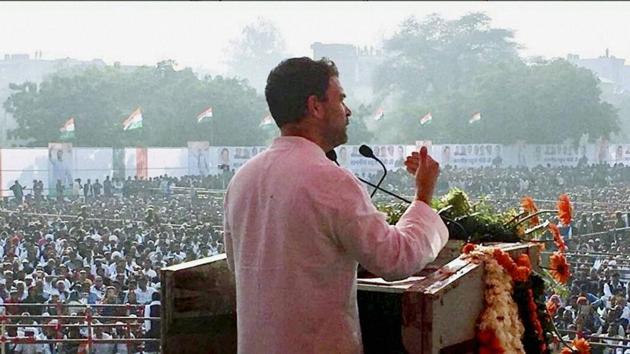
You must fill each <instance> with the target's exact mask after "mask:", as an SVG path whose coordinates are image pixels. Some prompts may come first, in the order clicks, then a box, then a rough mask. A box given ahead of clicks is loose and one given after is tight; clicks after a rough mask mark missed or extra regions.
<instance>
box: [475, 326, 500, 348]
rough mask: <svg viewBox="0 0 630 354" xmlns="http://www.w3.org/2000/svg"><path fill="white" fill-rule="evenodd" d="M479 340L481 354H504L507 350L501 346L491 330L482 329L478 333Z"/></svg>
mask: <svg viewBox="0 0 630 354" xmlns="http://www.w3.org/2000/svg"><path fill="white" fill-rule="evenodd" d="M477 339H478V340H479V354H504V353H505V349H503V347H502V346H501V342H500V341H499V338H497V335H496V334H495V333H494V331H492V330H490V329H482V330H479V332H477Z"/></svg>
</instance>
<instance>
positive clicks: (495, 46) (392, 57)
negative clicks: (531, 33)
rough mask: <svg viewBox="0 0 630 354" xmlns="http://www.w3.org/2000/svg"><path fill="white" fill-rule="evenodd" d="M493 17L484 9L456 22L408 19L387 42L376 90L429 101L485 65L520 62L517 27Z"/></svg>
mask: <svg viewBox="0 0 630 354" xmlns="http://www.w3.org/2000/svg"><path fill="white" fill-rule="evenodd" d="M490 21H491V19H490V17H488V16H487V15H485V14H482V13H472V14H469V15H466V16H463V17H461V18H459V19H456V20H451V21H449V20H445V19H444V18H442V17H440V16H439V15H437V14H433V15H430V16H427V17H426V19H425V20H424V21H422V22H419V21H418V20H417V19H416V18H415V17H410V18H408V19H407V20H405V21H404V22H403V23H402V24H401V26H400V30H399V31H398V32H397V33H396V34H394V35H393V36H392V37H391V38H390V39H387V40H386V41H385V43H384V51H385V53H386V55H387V56H388V59H387V60H385V61H384V62H383V63H382V64H381V65H379V66H378V68H377V70H376V72H375V76H374V86H375V87H376V88H377V90H376V92H377V93H379V94H380V95H381V96H384V95H387V94H389V93H391V92H395V93H397V94H400V95H402V97H403V99H405V100H410V99H427V98H430V97H432V95H433V93H437V94H439V93H443V92H445V91H447V90H456V89H458V88H459V87H460V86H461V85H462V84H465V83H466V82H467V81H468V80H470V78H471V77H472V76H473V75H475V73H476V72H477V71H478V70H480V69H481V68H483V67H484V66H486V65H489V64H497V63H500V62H513V61H518V60H519V58H518V53H517V51H516V50H517V48H518V47H517V45H516V44H515V43H514V42H513V41H512V39H513V33H512V31H510V30H507V29H500V28H492V27H490Z"/></svg>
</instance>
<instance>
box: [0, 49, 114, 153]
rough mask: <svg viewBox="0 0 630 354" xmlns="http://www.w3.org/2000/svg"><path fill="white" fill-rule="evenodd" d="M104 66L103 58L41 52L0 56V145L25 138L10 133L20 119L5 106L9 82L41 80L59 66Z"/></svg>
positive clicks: (20, 142)
mask: <svg viewBox="0 0 630 354" xmlns="http://www.w3.org/2000/svg"><path fill="white" fill-rule="evenodd" d="M91 66H96V67H104V66H105V62H104V61H102V60H101V59H94V60H91V61H81V60H76V59H70V58H65V59H43V58H42V52H39V51H38V52H35V54H34V55H33V56H32V57H31V56H30V55H29V54H5V55H4V59H3V60H0V146H2V147H9V146H19V145H23V144H24V143H25V142H24V141H20V140H17V139H14V138H12V137H10V136H8V133H9V131H10V130H12V129H15V128H17V123H16V122H15V119H13V117H12V116H11V114H9V113H7V112H6V110H5V109H4V102H5V101H6V100H7V98H8V97H9V95H10V94H11V90H10V89H9V84H11V83H15V84H21V83H24V82H26V81H30V82H34V83H36V84H39V83H41V82H42V81H43V80H44V79H45V78H46V76H47V75H50V74H52V73H55V72H57V71H59V70H63V69H67V68H75V67H84V68H87V67H91Z"/></svg>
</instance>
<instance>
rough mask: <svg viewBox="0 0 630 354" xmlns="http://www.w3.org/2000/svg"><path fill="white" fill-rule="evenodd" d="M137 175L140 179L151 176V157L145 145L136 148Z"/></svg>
mask: <svg viewBox="0 0 630 354" xmlns="http://www.w3.org/2000/svg"><path fill="white" fill-rule="evenodd" d="M136 176H138V178H139V179H147V177H148V176H149V159H148V156H147V148H145V147H137V148H136Z"/></svg>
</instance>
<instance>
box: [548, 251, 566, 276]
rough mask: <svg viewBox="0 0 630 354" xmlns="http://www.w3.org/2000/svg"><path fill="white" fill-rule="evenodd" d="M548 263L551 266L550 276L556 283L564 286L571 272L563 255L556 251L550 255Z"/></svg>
mask: <svg viewBox="0 0 630 354" xmlns="http://www.w3.org/2000/svg"><path fill="white" fill-rule="evenodd" d="M549 261H550V264H551V268H550V272H551V276H552V277H554V279H556V280H557V281H558V282H560V283H562V284H566V283H567V280H569V277H570V276H571V272H570V271H569V264H568V263H567V259H566V257H565V256H564V254H562V253H561V252H559V251H556V252H554V253H553V254H552V255H551V257H549Z"/></svg>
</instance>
